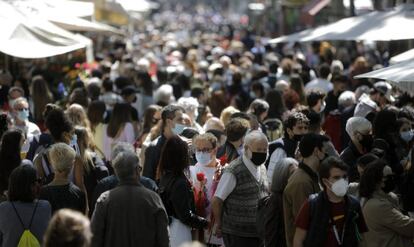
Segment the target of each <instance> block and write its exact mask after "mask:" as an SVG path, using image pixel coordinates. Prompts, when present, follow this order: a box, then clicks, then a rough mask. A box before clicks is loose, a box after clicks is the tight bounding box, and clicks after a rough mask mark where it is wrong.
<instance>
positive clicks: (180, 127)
mask: <svg viewBox="0 0 414 247" xmlns="http://www.w3.org/2000/svg"><path fill="white" fill-rule="evenodd" d="M185 128H187V126H185V125H184V124H178V123H177V124H175V126H174V128H173V129H172V132H173V133H174V134H176V135H181V133H183V131H184V129H185Z"/></svg>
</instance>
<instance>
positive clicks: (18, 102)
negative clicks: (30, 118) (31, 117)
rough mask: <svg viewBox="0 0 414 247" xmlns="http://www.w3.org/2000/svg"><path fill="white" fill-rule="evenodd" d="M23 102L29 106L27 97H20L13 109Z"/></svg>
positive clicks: (15, 101) (14, 102) (14, 103)
mask: <svg viewBox="0 0 414 247" xmlns="http://www.w3.org/2000/svg"><path fill="white" fill-rule="evenodd" d="M22 102H23V103H26V104H27V105H29V102H28V101H27V99H26V98H25V97H19V98H17V99H15V100H14V101H13V105H12V106H11V107H12V108H13V109H14V108H15V107H16V105H17V104H20V103H22Z"/></svg>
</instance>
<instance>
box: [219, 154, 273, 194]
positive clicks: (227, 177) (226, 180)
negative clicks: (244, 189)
mask: <svg viewBox="0 0 414 247" xmlns="http://www.w3.org/2000/svg"><path fill="white" fill-rule="evenodd" d="M242 159H243V164H244V165H245V166H246V167H247V169H248V170H249V172H250V173H251V174H252V175H253V177H254V178H255V179H256V180H257V181H260V179H261V169H266V167H265V166H264V165H261V166H256V165H254V164H253V162H252V161H251V160H250V159H248V158H247V157H246V156H245V155H243V157H242ZM236 185H237V180H236V177H235V176H234V174H232V173H230V172H224V173H223V175H222V176H221V178H220V182H219V184H218V186H217V190H216V193H215V194H214V196H216V197H218V198H220V199H221V200H223V201H224V200H226V198H227V197H228V196H229V195H230V193H231V192H233V190H234V188H235V187H236Z"/></svg>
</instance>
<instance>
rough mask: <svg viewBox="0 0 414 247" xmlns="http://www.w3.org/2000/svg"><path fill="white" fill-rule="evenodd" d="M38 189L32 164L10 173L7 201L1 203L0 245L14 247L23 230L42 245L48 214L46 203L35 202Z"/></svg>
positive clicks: (48, 205)
mask: <svg viewBox="0 0 414 247" xmlns="http://www.w3.org/2000/svg"><path fill="white" fill-rule="evenodd" d="M39 188H40V184H39V182H38V180H37V176H36V170H35V169H34V168H33V167H32V166H31V165H23V166H19V167H17V168H16V169H14V170H13V172H12V173H11V176H10V183H9V191H8V201H6V202H3V203H1V204H0V246H17V244H18V243H19V240H20V237H21V236H22V234H23V230H25V229H28V230H30V232H31V233H32V234H33V235H34V236H35V238H36V239H37V240H38V242H39V243H41V242H42V237H43V234H44V233H45V231H46V228H47V224H48V222H49V220H50V215H51V212H50V204H49V203H48V202H47V201H44V200H36V199H35V198H36V193H37V192H38V191H39ZM39 246H40V244H39Z"/></svg>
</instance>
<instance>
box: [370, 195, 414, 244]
mask: <svg viewBox="0 0 414 247" xmlns="http://www.w3.org/2000/svg"><path fill="white" fill-rule="evenodd" d="M367 206H368V205H367ZM367 209H368V210H369V211H371V213H369V214H368V215H367V216H366V219H367V221H369V220H374V221H379V222H378V223H379V224H381V225H383V226H386V227H387V228H388V229H390V230H392V231H394V232H396V233H397V234H398V235H401V236H404V237H406V238H410V239H413V238H414V219H413V218H410V217H409V216H406V215H404V214H402V213H401V211H400V210H399V209H398V208H395V207H393V206H392V204H391V203H388V202H386V201H379V203H378V204H377V205H376V206H371V207H368V208H367ZM368 210H367V211H368ZM364 211H365V210H364ZM378 216H381V217H378Z"/></svg>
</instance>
